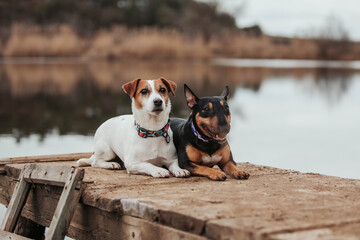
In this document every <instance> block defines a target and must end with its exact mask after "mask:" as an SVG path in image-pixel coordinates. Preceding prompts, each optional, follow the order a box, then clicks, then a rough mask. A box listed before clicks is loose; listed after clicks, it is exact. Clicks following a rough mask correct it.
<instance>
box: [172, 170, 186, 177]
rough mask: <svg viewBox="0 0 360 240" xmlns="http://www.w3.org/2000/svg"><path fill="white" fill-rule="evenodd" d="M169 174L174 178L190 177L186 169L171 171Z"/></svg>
mask: <svg viewBox="0 0 360 240" xmlns="http://www.w3.org/2000/svg"><path fill="white" fill-rule="evenodd" d="M171 173H172V174H173V175H174V176H175V177H189V176H190V172H189V171H188V170H186V169H181V168H179V169H176V170H172V171H171Z"/></svg>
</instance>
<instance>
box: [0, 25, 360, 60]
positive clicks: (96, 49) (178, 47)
mask: <svg viewBox="0 0 360 240" xmlns="http://www.w3.org/2000/svg"><path fill="white" fill-rule="evenodd" d="M9 32H10V34H9V37H8V40H7V41H3V42H2V43H1V42H0V55H2V56H5V57H87V58H93V59H206V58H212V57H233V58H279V59H282V58H288V59H317V58H318V57H319V46H318V45H317V43H316V41H315V40H309V39H299V38H282V37H270V36H266V35H263V36H260V37H251V36H246V35H241V34H236V33H230V34H227V35H221V36H219V35H218V36H216V35H214V36H213V37H212V38H211V40H210V42H208V43H205V42H204V41H203V39H202V38H201V37H200V36H192V37H189V36H186V35H185V34H182V33H181V32H179V31H177V30H174V29H158V28H140V29H135V30H134V29H128V28H126V27H123V26H113V27H112V28H110V29H101V30H99V31H97V32H95V33H93V34H92V36H90V37H81V36H79V35H78V34H77V33H76V32H75V30H74V29H73V28H72V27H71V26H69V25H60V26H54V25H50V26H45V27H40V26H36V25H21V24H14V25H13V26H12V27H11V30H10V31H9ZM351 46H352V51H350V52H349V53H347V54H346V55H345V54H343V56H339V59H348V60H350V59H358V58H359V56H360V44H359V43H353V44H352V45H351Z"/></svg>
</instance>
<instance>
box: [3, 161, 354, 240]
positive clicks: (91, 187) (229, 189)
mask: <svg viewBox="0 0 360 240" xmlns="http://www.w3.org/2000/svg"><path fill="white" fill-rule="evenodd" d="M47 164H54V165H67V166H71V165H73V164H74V163H73V162H55V163H47ZM21 167H22V165H21V164H14V165H8V166H7V167H6V173H7V174H9V175H3V176H0V185H1V186H0V187H1V188H2V189H3V190H1V194H3V196H2V197H0V199H5V200H6V199H8V198H9V196H8V195H11V190H9V186H5V185H6V184H9V182H10V183H11V180H10V179H11V178H12V177H15V178H16V177H17V176H18V175H17V173H18V170H17V169H21ZM239 167H240V168H242V169H245V170H247V171H249V172H250V174H251V176H250V178H249V180H245V181H239V180H235V179H227V180H226V181H224V182H213V181H210V180H208V179H206V178H201V177H191V178H186V179H177V178H173V177H171V178H167V179H155V178H152V177H149V176H141V175H129V174H127V173H126V171H124V170H116V171H110V170H105V169H96V168H86V175H85V178H84V180H85V181H86V182H88V184H87V187H86V189H85V191H84V193H83V195H82V197H81V204H79V205H78V207H77V210H76V212H75V215H74V218H73V220H72V223H71V225H70V228H69V231H68V234H69V235H70V236H76V238H77V239H101V236H105V237H104V238H103V239H114V236H118V237H119V238H121V239H129V238H131V237H132V233H134V234H135V236H138V235H139V234H138V233H140V232H143V233H144V234H145V233H147V232H151V231H152V229H170V230H169V231H171V232H172V233H174V234H175V235H176V234H177V236H178V238H177V239H181V237H180V236H184V235H182V234H184V233H187V234H189V236H191V237H202V238H203V237H206V238H210V239H238V238H239V237H243V238H244V239H278V238H279V239H281V237H283V235H284V234H290V235H286V237H287V238H291V236H292V235H291V234H298V233H301V232H304V231H311V230H316V229H324V228H329V229H330V231H331V232H334V231H335V230H336V231H337V235H336V236H340V237H339V239H349V238H351V237H352V238H353V239H359V238H358V232H356V231H355V230H354V229H353V228H351V227H350V226H356V224H357V223H360V215H359V214H358V212H357V211H354V209H360V202H359V201H358V199H359V192H360V181H359V180H351V179H342V178H336V177H329V176H323V175H319V174H304V173H299V172H296V171H289V170H282V169H276V168H270V167H265V166H256V165H252V164H247V163H243V164H239ZM6 178H7V179H6ZM10 185H11V184H10ZM57 189H59V188H56V187H51V188H50V187H48V186H43V187H42V188H36V189H35V191H34V194H32V193H30V195H29V200H30V201H29V203H28V204H27V205H26V206H25V208H24V212H23V214H24V215H25V216H26V217H28V218H30V219H32V220H33V221H34V222H37V223H41V224H49V222H50V220H51V219H50V217H49V216H51V214H52V213H53V212H54V210H55V209H54V204H53V202H56V201H57V199H56V196H57V197H58V196H59V195H60V193H61V191H59V190H57ZM44 199H47V201H46V202H44ZM5 203H6V201H5ZM102 223H104V224H102ZM144 225H145V226H147V227H144ZM344 229H348V230H349V231H347V232H345V230H344ZM343 230H344V231H343ZM157 231H158V232H159V234H160V233H161V234H160V235H159V236H163V235H165V230H157ZM120 232H124V233H126V234H125V235H123V236H120V235H121V234H120ZM345 233H346V234H345ZM154 234H155V233H154ZM294 236H295V235H294ZM92 237H93V238H92ZM342 237H343V238H342ZM175 239H176V238H175ZM319 239H321V238H319ZM322 239H328V238H322Z"/></svg>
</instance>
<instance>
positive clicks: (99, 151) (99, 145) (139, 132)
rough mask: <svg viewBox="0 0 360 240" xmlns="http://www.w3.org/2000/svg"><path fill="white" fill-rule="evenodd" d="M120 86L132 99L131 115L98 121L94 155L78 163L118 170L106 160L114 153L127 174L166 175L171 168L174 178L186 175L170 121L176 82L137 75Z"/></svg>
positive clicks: (187, 173)
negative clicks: (140, 77) (170, 97)
mask: <svg viewBox="0 0 360 240" xmlns="http://www.w3.org/2000/svg"><path fill="white" fill-rule="evenodd" d="M122 88H123V90H124V91H125V92H126V93H127V94H128V95H129V96H130V98H131V99H132V111H133V115H121V116H118V117H114V118H111V119H109V120H107V121H106V122H104V123H103V124H101V126H100V127H99V128H98V129H97V131H96V133H95V137H94V142H95V149H94V154H93V155H92V156H91V157H90V158H88V159H87V158H83V159H80V160H79V161H78V166H87V165H91V166H92V167H99V168H107V169H120V168H121V166H120V164H119V163H117V162H109V161H110V160H112V159H114V158H115V157H116V155H117V156H118V157H119V158H120V159H121V160H122V161H123V162H124V165H125V168H126V170H127V172H128V173H133V174H146V175H151V176H153V177H169V176H170V173H169V171H170V172H171V173H172V174H173V175H174V176H175V177H186V176H189V175H190V173H189V171H187V170H184V169H181V168H180V167H179V165H178V159H177V154H176V149H175V146H174V143H173V132H172V130H171V128H170V124H169V113H170V110H171V102H170V99H169V94H170V93H172V94H173V95H175V89H176V84H175V83H174V82H173V81H169V80H166V79H165V78H159V79H156V80H142V79H139V78H138V79H135V80H133V81H131V82H129V83H126V84H124V85H123V86H122ZM162 166H165V167H167V169H168V170H169V171H168V170H166V169H165V168H162Z"/></svg>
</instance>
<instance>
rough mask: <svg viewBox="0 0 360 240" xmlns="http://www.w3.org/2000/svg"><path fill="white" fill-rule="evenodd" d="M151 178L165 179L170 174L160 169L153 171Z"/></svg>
mask: <svg viewBox="0 0 360 240" xmlns="http://www.w3.org/2000/svg"><path fill="white" fill-rule="evenodd" d="M151 176H153V177H156V178H167V177H170V172H169V171H168V170H166V169H164V168H160V169H157V170H156V171H154V172H153V173H152V174H151Z"/></svg>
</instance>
